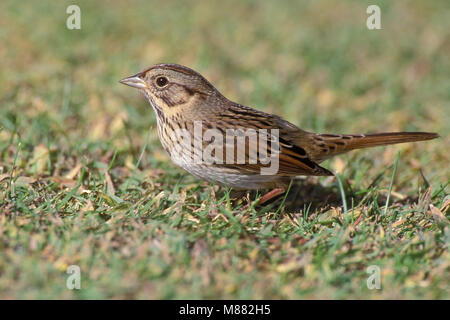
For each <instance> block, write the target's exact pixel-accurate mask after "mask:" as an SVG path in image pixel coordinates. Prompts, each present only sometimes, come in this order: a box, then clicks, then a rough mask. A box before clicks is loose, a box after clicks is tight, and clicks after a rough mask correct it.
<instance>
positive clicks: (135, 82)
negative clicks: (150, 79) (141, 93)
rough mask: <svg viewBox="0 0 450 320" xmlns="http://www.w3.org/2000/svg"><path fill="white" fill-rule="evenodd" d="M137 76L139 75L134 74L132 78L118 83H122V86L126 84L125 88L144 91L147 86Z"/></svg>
mask: <svg viewBox="0 0 450 320" xmlns="http://www.w3.org/2000/svg"><path fill="white" fill-rule="evenodd" d="M139 76H140V73H138V74H135V75H134V76H131V77H128V78H125V79H122V80H120V81H119V82H120V83H123V84H126V85H127V86H130V87H134V88H138V89H145V88H147V84H146V83H145V81H144V80H143V79H142V78H141V77H139Z"/></svg>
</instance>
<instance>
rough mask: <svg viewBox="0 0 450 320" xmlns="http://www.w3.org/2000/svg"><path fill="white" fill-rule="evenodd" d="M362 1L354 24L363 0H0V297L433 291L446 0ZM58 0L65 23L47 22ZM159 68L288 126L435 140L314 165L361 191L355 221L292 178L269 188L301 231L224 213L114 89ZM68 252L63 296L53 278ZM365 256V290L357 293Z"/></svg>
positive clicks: (442, 294)
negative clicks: (374, 275) (287, 186)
mask: <svg viewBox="0 0 450 320" xmlns="http://www.w3.org/2000/svg"><path fill="white" fill-rule="evenodd" d="M376 3H377V4H378V5H379V6H380V8H381V25H382V29H381V30H372V31H370V30H368V29H367V27H366V19H367V17H368V14H367V13H366V8H367V6H368V5H370V4H373V1H277V2H275V1H271V2H269V1H267V2H262V1H195V2H194V1H192V2H187V1H135V0H132V1H123V2H118V1H117V2H113V1H39V2H37V1H24V2H17V1H10V0H2V1H1V4H0V44H1V45H0V239H1V240H0V298H26V299H27V298H85V299H96V298H195V299H197V298H254V299H257V298H269V299H270V298H283V299H292V298H447V299H448V298H449V283H450V282H449V271H450V270H449V268H450V259H449V256H448V252H447V250H448V243H449V240H450V231H449V226H448V207H449V198H448V192H447V191H448V186H447V185H448V182H449V180H450V171H449V168H448V164H449V161H450V155H449V152H448V149H449V145H450V144H449V139H450V138H449V135H448V134H449V132H450V116H449V113H450V112H449V111H450V103H449V101H450V81H449V75H450V4H449V2H448V1H444V0H443V1H377V2H376ZM71 4H77V5H79V6H80V8H81V29H80V30H68V29H67V28H66V19H67V18H68V16H69V15H68V14H67V13H66V8H67V6H68V5H71ZM168 62H170V63H178V64H183V65H186V66H188V67H191V68H193V69H195V70H197V71H199V72H200V73H202V74H203V75H204V76H205V77H206V78H207V79H209V80H210V81H211V82H212V83H213V84H214V85H215V86H216V88H218V89H219V90H220V91H221V92H222V93H223V94H224V95H225V96H226V97H228V98H230V99H231V100H234V101H236V102H239V103H241V104H244V105H248V106H252V107H255V108H258V109H261V110H264V111H267V112H271V113H275V114H278V115H280V116H282V117H284V118H286V119H287V120H289V121H290V122H292V123H294V124H296V125H299V126H300V127H302V128H303V129H306V130H312V131H318V132H323V133H362V132H381V131H399V130H405V131H432V132H438V133H439V134H440V135H441V138H440V139H439V140H435V141H431V142H426V143H418V144H405V145H401V146H397V147H390V148H379V149H373V150H368V151H361V152H360V153H354V154H353V153H352V154H349V155H346V156H343V157H340V158H337V159H335V160H331V161H328V162H326V163H325V166H326V167H329V168H331V169H332V170H334V171H336V172H339V173H340V174H341V175H342V178H343V179H344V181H345V186H346V191H347V192H348V193H352V192H354V193H353V194H352V196H349V197H350V198H351V197H353V195H354V196H355V199H358V196H360V198H359V200H361V197H362V196H361V195H368V196H367V197H366V198H367V199H365V198H364V199H365V200H364V199H363V200H361V202H359V203H357V202H355V203H354V207H353V211H354V212H359V214H362V213H364V219H363V223H362V225H363V226H364V227H361V228H362V229H356V230H355V228H353V227H352V226H351V223H349V221H347V220H346V219H347V216H346V215H345V214H344V213H343V212H342V208H341V207H340V205H339V202H338V204H335V205H331V206H330V205H327V203H328V201H327V196H328V195H326V194H325V193H328V192H329V193H330V194H331V193H333V194H334V193H336V194H338V195H339V192H338V189H337V188H338V187H337V184H336V182H335V180H332V179H329V180H327V179H316V178H311V179H309V180H308V181H310V182H311V184H312V185H323V186H324V187H325V188H328V189H324V190H322V191H320V190H319V189H316V187H312V186H310V187H305V188H303V189H301V188H300V189H298V190H297V191H296V192H297V193H296V195H298V196H299V197H300V196H303V198H302V199H304V205H305V206H303V204H301V205H299V204H295V203H293V202H295V201H294V200H293V199H291V198H290V197H288V201H287V202H288V204H290V205H291V208H292V209H291V212H292V213H293V214H294V216H295V217H296V218H297V219H298V222H299V223H300V225H301V227H296V226H295V225H293V224H292V223H291V222H290V220H289V219H288V218H287V217H285V216H283V217H280V216H277V214H275V215H273V212H276V211H277V206H275V207H273V208H269V209H261V208H260V209H258V211H253V213H252V214H251V215H249V216H248V217H241V216H238V218H233V216H232V214H230V213H231V212H232V211H233V210H232V209H230V207H229V206H226V204H227V203H228V201H227V196H226V194H225V196H224V198H221V197H222V196H223V194H224V191H223V190H221V189H219V188H216V187H214V186H212V185H209V184H205V183H201V182H199V181H197V180H196V179H194V178H192V177H190V176H189V175H188V174H186V173H184V172H183V171H182V170H181V169H178V168H175V165H173V164H172V163H171V162H170V159H169V158H168V157H167V155H166V154H165V152H164V150H163V149H162V147H161V146H160V143H159V140H158V137H157V134H156V127H155V125H156V121H155V117H154V115H153V111H152V109H151V108H150V106H149V105H148V104H147V102H146V101H145V100H144V99H143V98H142V97H141V96H140V95H138V94H137V92H135V91H134V90H131V89H130V88H127V87H125V86H123V85H121V84H119V83H118V80H120V79H122V78H124V77H126V76H129V75H132V74H135V73H137V72H139V71H141V70H142V69H144V68H145V67H148V66H150V65H153V64H156V63H168ZM398 152H400V154H401V155H400V164H399V169H398V173H397V178H396V181H395V184H394V187H393V190H394V191H395V193H394V195H395V197H393V198H391V206H390V207H389V210H388V213H389V215H388V217H384V216H381V214H380V212H383V209H382V208H379V207H378V203H379V202H380V201H378V200H379V199H378V198H380V199H382V201H381V202H382V204H383V203H384V199H385V198H383V196H384V197H385V196H386V192H387V188H388V186H389V183H390V179H391V174H392V164H393V162H394V160H395V156H396V154H397V153H398ZM429 187H430V189H428V188H429ZM302 190H306V191H308V190H309V191H311V192H310V193H307V194H303V193H302V192H303V191H302ZM427 190H428V191H429V192H428V193H427ZM216 193H217V197H216ZM311 194H313V195H314V196H312V195H311ZM309 197H311V198H309ZM300 198H301V197H300ZM350 198H349V199H348V201H349V206H350V205H351V202H350V201H351V199H350ZM310 202H315V203H316V205H315V206H314V210H311V211H310V212H309V211H308V210H307V207H308V203H310ZM276 204H278V205H279V202H278V203H276ZM436 210H437V211H436ZM277 217H278V218H277ZM323 217H325V218H323ZM317 219H325V220H326V221H331V222H329V223H328V222H326V223H321V222H320V221H318V220H317ZM336 221H337V222H336ZM352 228H353V229H352ZM302 239H304V240H302ZM71 264H76V265H80V267H81V271H82V289H81V290H75V291H71V290H68V289H67V288H66V287H65V281H66V278H67V276H68V275H67V274H66V273H65V270H66V268H67V266H68V265H71ZM371 264H376V265H380V267H381V270H382V274H383V279H384V280H383V282H382V285H383V288H382V290H374V291H371V290H368V289H367V288H366V285H365V283H366V279H367V274H366V272H365V270H366V268H367V266H369V265H371Z"/></svg>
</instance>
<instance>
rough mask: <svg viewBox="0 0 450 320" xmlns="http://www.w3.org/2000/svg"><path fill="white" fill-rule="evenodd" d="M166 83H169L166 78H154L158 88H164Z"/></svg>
mask: <svg viewBox="0 0 450 320" xmlns="http://www.w3.org/2000/svg"><path fill="white" fill-rule="evenodd" d="M168 82H169V80H167V78H166V77H158V78H156V85H157V86H158V87H160V88H162V87H164V86H166V85H167V83H168Z"/></svg>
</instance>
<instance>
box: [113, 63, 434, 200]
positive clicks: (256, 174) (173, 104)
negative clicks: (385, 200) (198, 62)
mask: <svg viewBox="0 0 450 320" xmlns="http://www.w3.org/2000/svg"><path fill="white" fill-rule="evenodd" d="M120 82H121V83H123V84H126V85H128V86H130V87H134V88H137V89H138V90H139V91H140V92H141V93H142V94H143V95H144V96H145V97H146V99H147V100H148V102H149V103H150V105H151V106H152V108H153V110H154V112H155V114H156V119H157V128H158V135H159V138H160V141H161V144H162V146H163V147H164V149H165V150H166V151H167V153H168V154H169V156H170V158H171V159H172V161H173V162H174V163H175V164H177V165H178V166H180V167H182V168H183V169H185V170H186V171H188V172H189V173H191V174H193V175H194V176H196V177H198V178H200V179H203V180H207V181H211V182H213V183H217V184H219V185H222V186H228V187H231V188H234V189H238V190H259V189H271V191H269V192H268V193H266V194H264V195H263V196H262V197H261V198H260V199H259V204H263V203H265V202H267V201H269V200H270V199H272V198H274V197H276V196H278V195H280V194H283V193H284V192H285V191H286V190H287V187H288V186H289V183H290V182H291V180H292V179H294V178H295V177H298V176H332V175H333V173H332V172H330V171H329V170H328V169H326V168H324V167H321V166H320V165H319V164H320V163H321V162H322V161H324V160H326V159H328V158H330V157H333V156H336V155H339V154H342V153H345V152H348V151H351V150H355V149H362V148H370V147H376V146H383V145H390V144H397V143H405V142H415V141H423V140H431V139H435V138H437V137H439V135H438V134H437V133H430V132H385V133H371V134H320V133H314V132H309V131H305V130H302V129H300V128H298V127H297V126H295V125H294V124H292V123H290V122H288V121H286V120H284V119H282V118H281V117H279V116H277V115H274V114H269V113H266V112H263V111H259V110H256V109H253V108H250V107H247V106H243V105H241V104H239V103H236V102H233V101H231V100H229V99H227V98H226V97H224V96H223V95H222V94H221V93H220V92H219V91H218V90H217V89H216V88H215V87H214V86H213V85H212V84H211V83H210V82H209V81H208V80H206V79H205V78H204V77H203V76H202V75H201V74H200V73H198V72H196V71H194V70H192V69H190V68H188V67H185V66H182V65H177V64H157V65H154V66H152V67H149V68H147V69H145V70H143V71H142V72H140V73H137V74H135V75H133V76H130V77H127V78H124V79H122V80H120ZM229 132H231V133H232V134H230V135H229V134H228V133H229ZM248 132H250V133H251V134H247V133H248ZM253 133H255V134H256V138H254V136H253ZM205 136H206V137H207V138H206V139H205ZM230 136H231V138H230ZM242 136H243V137H244V139H241V138H242ZM212 137H214V139H212ZM252 139H253V140H252ZM213 140H214V142H215V145H214V146H213V147H211V144H212V141H213ZM208 146H209V149H208ZM205 150H208V152H209V155H210V157H209V158H212V160H213V161H211V159H206V160H205V157H203V156H204V155H205ZM264 151H267V152H264ZM196 156H197V157H196ZM225 160H226V161H225ZM263 160H264V161H263ZM275 162H276V165H273V166H272V164H274V163H275ZM272 167H273V168H274V169H275V170H272V171H270V170H269V169H270V168H272ZM264 170H265V171H264Z"/></svg>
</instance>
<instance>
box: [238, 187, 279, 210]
mask: <svg viewBox="0 0 450 320" xmlns="http://www.w3.org/2000/svg"><path fill="white" fill-rule="evenodd" d="M285 192H286V189H285V188H275V189H272V190H270V191H269V192H267V193H266V194H264V195H263V196H262V197H261V198H259V200H258V201H257V202H256V204H263V203H266V202H267V201H269V200H271V199H273V198H275V197H276V196H279V195H280V194H283V193H285ZM249 207H250V203H248V204H247V205H245V206H244V208H243V210H244V211H245V210H247V209H248V208H249Z"/></svg>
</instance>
